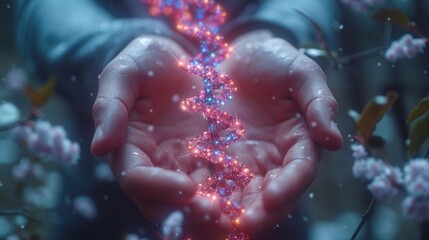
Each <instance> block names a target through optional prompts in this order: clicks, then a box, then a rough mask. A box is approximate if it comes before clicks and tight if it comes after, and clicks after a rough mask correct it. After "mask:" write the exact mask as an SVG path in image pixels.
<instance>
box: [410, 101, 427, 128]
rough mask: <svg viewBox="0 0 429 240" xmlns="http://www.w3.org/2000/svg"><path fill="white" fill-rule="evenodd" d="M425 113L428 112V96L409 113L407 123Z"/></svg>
mask: <svg viewBox="0 0 429 240" xmlns="http://www.w3.org/2000/svg"><path fill="white" fill-rule="evenodd" d="M427 111H429V96H426V97H424V98H423V99H422V100H420V102H419V104H418V105H417V106H416V107H415V108H414V109H413V110H412V111H411V113H410V114H409V115H408V118H407V123H408V124H409V123H411V122H412V121H414V120H415V119H416V118H418V117H419V116H421V115H422V114H423V113H425V112H427Z"/></svg>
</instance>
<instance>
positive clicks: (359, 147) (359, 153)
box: [350, 143, 368, 159]
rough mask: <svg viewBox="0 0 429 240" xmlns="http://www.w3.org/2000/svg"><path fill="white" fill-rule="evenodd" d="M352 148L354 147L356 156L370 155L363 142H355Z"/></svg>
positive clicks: (353, 150) (358, 157)
mask: <svg viewBox="0 0 429 240" xmlns="http://www.w3.org/2000/svg"><path fill="white" fill-rule="evenodd" d="M350 148H351V149H352V152H353V157H354V158H357V159H360V158H365V157H367V156H368V153H367V152H366V149H365V147H364V146H362V144H357V143H353V144H352V145H351V146H350Z"/></svg>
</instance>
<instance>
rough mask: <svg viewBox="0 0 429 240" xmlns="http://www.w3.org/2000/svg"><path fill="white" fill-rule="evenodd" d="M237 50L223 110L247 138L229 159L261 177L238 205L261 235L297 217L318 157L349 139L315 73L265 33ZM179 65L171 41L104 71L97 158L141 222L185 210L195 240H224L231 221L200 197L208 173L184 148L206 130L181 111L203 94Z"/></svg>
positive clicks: (155, 42) (138, 47) (240, 42)
mask: <svg viewBox="0 0 429 240" xmlns="http://www.w3.org/2000/svg"><path fill="white" fill-rule="evenodd" d="M233 47H234V52H233V53H232V56H231V57H230V58H229V59H227V60H226V61H225V62H224V63H222V65H221V68H220V71H221V72H222V73H226V74H228V75H229V76H230V77H231V78H232V79H233V80H234V81H235V83H236V85H237V87H238V93H237V94H236V95H235V96H234V99H233V101H231V102H230V103H228V105H227V108H226V109H225V110H226V111H228V112H229V113H230V114H233V115H235V116H237V118H238V119H239V120H240V121H241V122H242V123H243V125H244V127H245V131H246V133H245V138H244V139H243V140H241V141H239V142H237V143H234V144H232V145H231V146H230V147H229V148H228V150H227V151H228V153H229V154H230V155H231V156H234V157H237V158H238V159H239V160H241V161H243V162H244V163H245V165H246V166H247V167H249V168H250V169H251V171H252V173H253V174H254V177H253V179H252V180H251V182H250V184H249V185H248V186H247V187H246V188H245V189H244V190H243V192H242V194H240V196H238V197H239V201H240V202H241V203H242V204H243V206H244V207H245V209H246V212H245V213H244V214H243V216H242V217H241V224H240V228H242V230H244V231H245V232H249V233H255V232H258V231H260V230H263V229H264V228H267V227H269V226H271V224H274V223H276V222H279V221H281V220H282V219H284V218H285V217H286V216H287V213H289V212H290V211H292V209H293V208H294V206H295V204H296V201H297V199H298V198H299V196H300V195H301V194H302V192H303V191H304V190H305V189H306V188H307V187H308V185H309V184H310V183H311V181H312V180H313V178H314V176H315V171H316V167H317V163H318V160H319V154H320V150H321V147H326V148H328V149H336V148H339V146H340V145H341V143H342V139H341V135H340V133H339V131H338V129H337V128H336V124H335V123H334V122H333V118H334V115H335V113H336V108H337V105H336V101H335V99H334V98H333V96H332V94H331V92H330V91H329V89H328V87H327V85H326V80H325V76H324V74H323V71H322V70H321V69H320V68H319V67H318V66H317V64H316V63H314V62H313V61H311V60H310V59H308V58H306V57H305V56H303V55H302V54H300V53H299V52H298V51H297V50H296V49H295V48H294V47H293V46H291V45H290V44H288V43H287V42H286V41H284V40H281V39H275V38H272V37H271V36H270V35H269V34H268V33H266V32H254V33H250V34H247V35H244V36H242V37H240V38H239V39H237V41H235V42H234V43H233ZM182 57H188V56H187V54H186V53H185V52H184V51H183V50H182V49H181V48H180V47H179V46H178V45H177V44H176V43H174V42H172V41H171V40H168V39H165V38H163V37H155V36H145V37H141V38H138V39H136V40H135V41H133V42H132V43H130V44H129V45H128V46H127V47H126V48H125V49H124V50H123V51H122V52H121V53H120V54H119V55H118V56H117V57H116V58H115V59H114V60H112V62H111V63H110V64H109V65H107V66H106V68H105V69H104V71H103V72H102V74H101V75H100V81H99V83H100V85H99V91H98V95H97V99H96V102H95V104H94V108H93V115H94V120H95V123H96V126H97V128H96V132H95V134H94V139H93V143H92V151H93V153H94V154H96V155H99V156H104V155H108V159H109V163H110V165H111V168H112V170H113V172H114V173H115V175H116V177H117V179H118V182H119V183H120V185H121V186H122V188H123V189H124V190H125V192H126V193H127V194H128V195H129V197H130V198H131V199H133V200H134V201H135V202H136V204H137V206H139V208H140V209H141V211H142V213H143V215H144V216H146V217H147V218H149V219H151V220H153V221H155V222H161V221H162V220H163V219H164V218H165V217H166V216H167V215H168V214H169V213H170V212H171V211H174V210H176V209H181V210H183V211H184V212H185V214H186V219H187V225H188V226H190V227H189V231H190V232H192V234H190V235H189V236H192V237H195V238H196V239H199V237H200V236H201V237H202V236H204V237H203V238H201V239H210V237H212V239H220V236H222V235H223V234H224V233H225V232H227V231H228V229H229V227H230V222H229V221H230V220H229V219H228V217H227V216H225V215H224V214H222V213H221V212H220V210H219V207H218V206H217V205H216V204H211V203H210V201H208V200H206V199H203V198H201V197H196V196H194V195H195V190H196V184H197V183H199V182H201V181H202V180H203V179H205V178H206V177H207V176H208V175H209V171H210V164H208V163H207V162H206V160H202V159H195V158H194V157H193V156H191V154H190V153H189V152H188V150H187V149H186V146H185V145H186V143H187V141H188V140H189V139H190V138H191V137H193V136H196V135H198V134H199V133H201V132H202V131H204V130H206V129H207V123H206V121H205V120H204V119H202V118H201V117H199V116H196V115H191V114H189V113H186V112H183V111H182V110H181V109H180V107H179V105H180V101H181V100H182V99H185V98H187V97H189V96H194V95H197V94H198V91H199V90H200V89H201V88H202V87H201V83H200V80H199V79H198V78H196V77H195V76H191V75H189V74H188V73H186V71H184V70H183V69H180V68H179V67H178V64H177V62H178V60H179V59H180V58H182ZM196 229H199V230H196ZM201 234H202V235H201Z"/></svg>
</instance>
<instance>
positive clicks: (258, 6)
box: [223, 0, 339, 46]
mask: <svg viewBox="0 0 429 240" xmlns="http://www.w3.org/2000/svg"><path fill="white" fill-rule="evenodd" d="M253 2H254V3H253V5H252V6H250V7H249V8H248V10H247V11H245V12H244V13H243V14H242V15H240V16H238V17H237V18H236V19H234V20H232V21H231V22H230V23H229V24H227V25H226V26H225V28H224V29H223V31H224V34H225V35H226V36H227V38H228V39H233V38H235V37H237V36H239V35H240V34H242V33H243V32H247V31H251V30H255V29H268V30H271V31H272V32H273V33H274V34H275V35H276V36H277V37H283V38H285V39H287V40H288V41H289V42H291V43H292V44H294V45H295V46H297V45H299V44H302V43H307V42H309V41H314V40H316V30H315V28H314V27H313V26H312V24H311V22H310V21H309V19H307V18H306V17H304V16H302V15H301V14H299V13H298V11H296V10H299V11H301V12H303V13H305V14H306V15H307V16H309V17H310V18H311V19H313V20H314V21H315V22H317V23H318V24H319V25H320V27H321V29H322V31H323V33H324V34H325V36H326V38H327V39H328V41H329V40H332V41H333V40H334V36H333V35H334V33H333V32H334V31H332V30H333V23H334V22H335V21H336V20H337V19H338V18H339V16H338V15H339V10H338V6H337V3H336V1H335V0H261V1H253Z"/></svg>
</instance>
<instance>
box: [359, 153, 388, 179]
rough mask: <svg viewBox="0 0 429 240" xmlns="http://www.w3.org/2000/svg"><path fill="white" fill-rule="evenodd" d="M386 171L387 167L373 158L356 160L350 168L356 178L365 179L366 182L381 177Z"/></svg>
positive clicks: (379, 160)
mask: <svg viewBox="0 0 429 240" xmlns="http://www.w3.org/2000/svg"><path fill="white" fill-rule="evenodd" d="M387 169H388V166H387V165H386V164H385V163H384V162H383V161H382V160H381V159H376V158H373V157H371V158H367V159H360V160H356V161H355V163H354V164H353V168H352V170H353V175H354V176H355V177H356V178H365V179H366V180H371V179H373V178H375V177H377V176H379V175H382V174H383V173H385V171H386V170H387Z"/></svg>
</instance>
